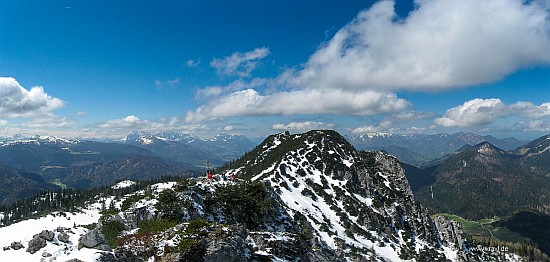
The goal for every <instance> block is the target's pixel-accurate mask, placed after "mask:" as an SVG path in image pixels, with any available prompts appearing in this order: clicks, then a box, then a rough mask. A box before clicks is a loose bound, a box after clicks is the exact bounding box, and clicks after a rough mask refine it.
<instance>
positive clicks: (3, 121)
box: [0, 119, 8, 126]
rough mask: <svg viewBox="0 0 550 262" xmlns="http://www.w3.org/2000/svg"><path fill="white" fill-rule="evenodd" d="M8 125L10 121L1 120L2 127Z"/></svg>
mask: <svg viewBox="0 0 550 262" xmlns="http://www.w3.org/2000/svg"><path fill="white" fill-rule="evenodd" d="M7 124H8V121H6V120H2V119H0V126H5V125H7Z"/></svg>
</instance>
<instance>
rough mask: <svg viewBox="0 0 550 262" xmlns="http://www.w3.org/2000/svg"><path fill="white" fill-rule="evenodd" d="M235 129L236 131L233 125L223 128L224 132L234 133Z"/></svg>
mask: <svg viewBox="0 0 550 262" xmlns="http://www.w3.org/2000/svg"><path fill="white" fill-rule="evenodd" d="M233 129H235V126H233V125H226V126H224V127H223V131H232V130H233Z"/></svg>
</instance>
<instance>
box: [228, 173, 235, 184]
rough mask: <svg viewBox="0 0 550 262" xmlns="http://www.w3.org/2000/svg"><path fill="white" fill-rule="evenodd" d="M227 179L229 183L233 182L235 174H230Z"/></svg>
mask: <svg viewBox="0 0 550 262" xmlns="http://www.w3.org/2000/svg"><path fill="white" fill-rule="evenodd" d="M229 179H231V182H233V181H235V174H231V176H230V177H229Z"/></svg>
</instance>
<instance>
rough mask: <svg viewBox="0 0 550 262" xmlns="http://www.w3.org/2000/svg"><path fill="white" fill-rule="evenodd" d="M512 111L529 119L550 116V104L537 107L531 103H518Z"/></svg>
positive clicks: (512, 106)
mask: <svg viewBox="0 0 550 262" xmlns="http://www.w3.org/2000/svg"><path fill="white" fill-rule="evenodd" d="M510 111H512V112H516V113H517V114H519V115H522V116H527V117H544V116H550V102H547V103H542V104H541V105H540V106H536V105H534V104H533V103H531V102H517V103H515V104H513V105H511V106H510Z"/></svg>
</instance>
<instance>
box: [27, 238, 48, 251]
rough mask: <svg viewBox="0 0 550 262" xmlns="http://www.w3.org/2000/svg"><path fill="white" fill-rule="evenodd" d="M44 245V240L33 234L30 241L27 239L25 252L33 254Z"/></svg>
mask: <svg viewBox="0 0 550 262" xmlns="http://www.w3.org/2000/svg"><path fill="white" fill-rule="evenodd" d="M45 246H46V240H45V239H43V238H41V237H39V236H35V237H34V238H33V239H31V241H29V247H27V252H29V253H31V254H34V253H36V251H38V250H40V249H41V248H43V247H45Z"/></svg>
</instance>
